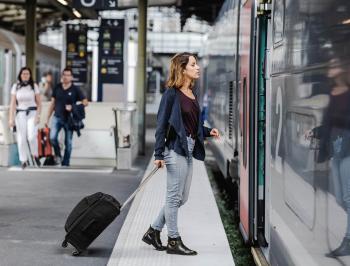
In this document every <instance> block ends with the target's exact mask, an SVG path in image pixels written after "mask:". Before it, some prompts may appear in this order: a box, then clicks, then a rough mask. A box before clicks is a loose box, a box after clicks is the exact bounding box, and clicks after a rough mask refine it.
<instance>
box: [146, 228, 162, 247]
mask: <svg viewBox="0 0 350 266" xmlns="http://www.w3.org/2000/svg"><path fill="white" fill-rule="evenodd" d="M142 241H143V242H145V243H147V244H148V245H152V246H154V247H155V248H156V250H160V251H162V250H166V247H164V246H162V241H161V240H160V231H158V230H156V229H153V228H152V227H151V226H150V227H149V229H148V230H147V232H146V233H145V234H144V235H143V238H142Z"/></svg>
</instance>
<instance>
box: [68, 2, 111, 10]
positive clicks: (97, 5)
mask: <svg viewBox="0 0 350 266" xmlns="http://www.w3.org/2000/svg"><path fill="white" fill-rule="evenodd" d="M73 7H74V8H92V9H96V10H108V9H115V8H116V7H117V0H74V1H73Z"/></svg>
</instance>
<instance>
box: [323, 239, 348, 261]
mask: <svg viewBox="0 0 350 266" xmlns="http://www.w3.org/2000/svg"><path fill="white" fill-rule="evenodd" d="M348 255H350V239H349V238H346V237H344V239H343V241H342V242H341V244H340V246H339V247H338V248H336V249H335V250H333V251H331V252H329V253H327V254H326V257H330V258H335V257H341V256H348Z"/></svg>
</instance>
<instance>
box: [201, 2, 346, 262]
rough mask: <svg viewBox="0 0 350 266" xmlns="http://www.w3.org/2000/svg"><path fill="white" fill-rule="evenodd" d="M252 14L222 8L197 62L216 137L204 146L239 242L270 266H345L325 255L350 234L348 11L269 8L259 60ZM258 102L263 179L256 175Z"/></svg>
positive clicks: (234, 5) (253, 10)
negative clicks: (230, 203) (223, 186)
mask: <svg viewBox="0 0 350 266" xmlns="http://www.w3.org/2000/svg"><path fill="white" fill-rule="evenodd" d="M257 6H258V5H257V4H256V2H254V1H249V0H247V1H243V0H242V1H239V0H229V1H226V2H225V3H224V5H223V7H222V10H221V11H220V15H219V17H218V18H217V21H216V23H215V25H214V28H213V31H212V32H211V33H210V34H209V36H208V40H207V44H206V47H205V48H204V51H203V54H202V55H201V60H202V65H203V77H202V81H201V82H202V84H201V85H202V86H203V90H204V92H205V93H207V95H208V98H209V100H208V110H209V112H208V113H209V118H208V121H209V123H210V125H211V126H215V127H217V128H219V130H220V132H221V134H222V139H221V141H211V142H210V146H211V147H212V150H213V151H214V155H215V157H216V160H217V162H218V164H219V166H220V169H221V171H222V172H223V174H224V175H225V176H226V177H227V179H230V180H233V182H236V183H237V184H238V185H239V201H240V203H239V206H240V210H239V212H240V217H241V231H242V233H243V235H244V238H245V239H246V241H247V243H248V244H251V245H255V246H256V245H258V246H260V248H261V250H262V252H263V254H264V256H265V258H266V259H267V260H268V261H269V263H270V264H271V265H350V255H348V254H350V250H348V251H346V252H345V254H344V256H338V255H334V253H333V255H332V253H330V252H331V251H334V250H335V249H336V248H337V247H339V246H340V245H341V243H342V241H343V238H344V237H345V236H346V235H347V234H349V230H348V228H347V227H349V226H350V221H349V219H350V205H349V203H350V146H348V145H350V144H348V143H350V137H347V136H350V132H349V131H350V123H348V121H350V113H349V112H348V111H347V110H348V109H349V107H348V106H350V100H349V98H347V97H348V95H349V90H350V49H349V47H350V2H349V1H348V0H318V1H316V0H295V1H291V0H273V1H272V6H271V9H272V10H271V13H270V15H269V17H270V18H269V19H268V20H267V23H266V29H265V30H266V35H265V36H266V47H265V50H264V51H263V52H262V53H261V54H262V56H260V52H259V48H260V46H259V40H260V39H259V38H260V37H259V36H260V35H262V34H264V32H263V31H262V28H261V27H260V25H261V19H260V18H259V15H258V12H257ZM249 10H250V12H249ZM247 44H249V47H247ZM247 57H249V60H248V62H249V66H248V67H247ZM259 58H262V60H261V59H259ZM259 60H260V61H259ZM259 69H262V72H259ZM247 70H248V71H249V73H248V74H247V73H246V72H247ZM244 75H246V76H244ZM245 77H247V79H245ZM262 77H263V78H264V79H263V80H264V86H263V88H264V90H265V91H263V93H261V94H259V92H260V91H258V88H259V85H258V84H259V79H261V78H262ZM248 81H249V84H248ZM244 87H246V91H245V88H244ZM338 91H340V92H338ZM338 93H339V94H340V97H336V96H337V95H338ZM342 95H343V96H342ZM261 96H263V97H264V98H265V104H264V103H263V104H261V105H262V106H263V109H265V113H264V115H263V116H262V117H264V119H265V121H266V122H265V125H264V126H265V127H264V130H263V132H264V134H263V136H264V146H265V149H264V153H263V155H264V156H263V165H264V167H263V170H261V168H259V167H258V166H257V165H258V164H259V159H258V157H259V151H258V134H257V132H258V129H259V126H258V121H259V117H260V115H261V114H260V113H259V112H260V111H261V109H258V106H259V105H260V102H259V97H261ZM340 98H343V99H342V100H339V99H340ZM337 101H338V102H339V106H340V105H341V106H340V107H339V106H337ZM332 102H333V104H332ZM334 106H336V107H334ZM338 107H339V108H338ZM339 110H344V111H343V112H340V111H339ZM334 112H337V114H335V113H334ZM327 119H328V120H327ZM262 121H264V120H262ZM334 124H337V125H338V127H337V129H334V127H332V126H330V125H334ZM339 125H340V126H339ZM339 127H340V131H341V133H339ZM316 129H322V130H321V131H320V132H323V133H321V134H320V136H317V135H318V134H316V132H318V131H317V130H316ZM337 130H338V133H339V135H337V136H336V138H332V136H335V135H336V134H337V133H334V132H337ZM310 132H313V133H312V134H311V135H309V136H308V134H309V133H310ZM348 133H349V134H348ZM334 134H335V135H334ZM326 135H328V138H327V137H324V136H326ZM245 142H246V143H245ZM336 144H338V145H337V146H335V145H336ZM337 149H340V150H344V152H343V153H342V155H337V154H338V153H336V151H337ZM324 150H328V156H326V157H325V158H324V159H323V160H322V159H321V157H322V155H321V154H322V153H324ZM260 155H261V154H260ZM237 159H238V160H239V162H238V170H236V169H237ZM242 160H243V161H244V160H247V161H248V165H250V166H249V167H248V168H247V170H246V171H244V169H243V168H244V167H245V165H246V164H247V162H242ZM259 171H262V174H263V180H258V179H259V177H258V172H259ZM237 173H238V174H237ZM245 174H247V179H248V180H244V178H245V176H244V175H245ZM237 175H239V177H237ZM242 184H243V185H242ZM247 194H249V195H247ZM261 199H263V205H260V208H261V206H263V207H262V208H264V210H263V211H261V210H259V200H261ZM244 208H246V209H244ZM242 209H243V210H242ZM242 212H246V214H245V215H244V213H242ZM259 212H260V214H261V213H262V214H263V216H262V217H259ZM246 218H248V221H244V219H246ZM259 219H260V220H262V223H260V225H263V228H262V231H260V232H263V235H262V238H263V241H262V240H261V239H259V235H258V232H259V224H258V220H259ZM245 223H247V225H246V226H245ZM349 228H350V227H349ZM260 229H261V228H260ZM348 248H350V246H349V245H348V246H347V247H346V248H345V250H346V249H348Z"/></svg>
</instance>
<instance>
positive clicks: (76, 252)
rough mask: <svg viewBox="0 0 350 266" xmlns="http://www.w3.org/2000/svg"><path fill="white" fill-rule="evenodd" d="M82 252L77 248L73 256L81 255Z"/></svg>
mask: <svg viewBox="0 0 350 266" xmlns="http://www.w3.org/2000/svg"><path fill="white" fill-rule="evenodd" d="M80 254H81V252H80V251H78V250H75V251H73V252H72V255H73V256H79V255H80Z"/></svg>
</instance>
